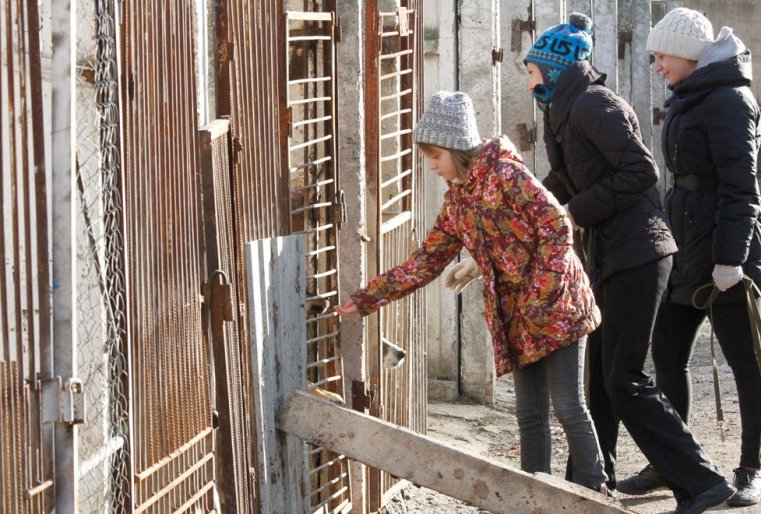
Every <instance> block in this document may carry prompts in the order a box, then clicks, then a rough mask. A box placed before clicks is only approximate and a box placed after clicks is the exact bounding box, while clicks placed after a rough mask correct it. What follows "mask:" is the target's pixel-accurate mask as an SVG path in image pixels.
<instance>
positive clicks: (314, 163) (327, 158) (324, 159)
mask: <svg viewBox="0 0 761 514" xmlns="http://www.w3.org/2000/svg"><path fill="white" fill-rule="evenodd" d="M332 160H333V157H332V156H329V155H327V156H325V157H321V158H319V159H315V160H313V161H310V162H305V163H303V164H299V165H296V166H290V167H289V168H288V169H289V170H290V171H291V172H294V171H297V170H300V169H304V168H308V167H310V166H320V165H322V164H325V163H328V162H331V161H332Z"/></svg>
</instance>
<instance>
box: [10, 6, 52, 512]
mask: <svg viewBox="0 0 761 514" xmlns="http://www.w3.org/2000/svg"><path fill="white" fill-rule="evenodd" d="M39 22H40V19H39V13H38V10H37V3H36V2H19V1H13V0H5V1H3V2H2V4H0V54H1V57H0V62H1V63H2V65H1V66H0V126H1V127H2V128H0V140H2V153H0V199H2V208H0V266H2V268H0V270H2V276H0V512H3V513H9V514H20V513H43V512H51V511H52V509H53V487H52V485H53V481H52V472H53V462H52V459H53V448H52V425H51V424H45V425H43V424H42V419H41V409H40V382H39V379H40V378H47V377H50V375H51V372H52V356H51V353H50V352H51V345H50V335H51V333H50V298H49V294H50V282H49V255H48V242H47V241H48V229H47V227H48V225H47V206H46V178H45V162H44V161H45V152H44V129H43V124H42V119H43V113H42V78H41V59H40V28H39V27H40V23H39Z"/></svg>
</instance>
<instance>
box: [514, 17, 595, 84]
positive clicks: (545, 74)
mask: <svg viewBox="0 0 761 514" xmlns="http://www.w3.org/2000/svg"><path fill="white" fill-rule="evenodd" d="M591 54H592V20H591V19H590V18H589V17H588V16H586V15H584V14H581V13H572V14H571V15H570V16H569V18H568V23H561V24H559V25H555V26H554V27H550V28H549V29H547V30H545V31H544V32H543V33H542V35H541V36H539V39H537V40H536V42H535V43H534V44H533V45H532V46H531V48H530V49H529V51H528V53H527V54H526V57H524V59H523V62H524V64H525V63H529V62H532V63H534V64H536V66H537V67H538V68H539V71H541V73H542V78H543V79H544V86H545V88H553V87H554V86H555V84H556V83H557V81H558V78H559V77H560V74H561V73H562V72H563V71H564V70H565V69H566V68H568V67H569V66H572V65H573V64H576V63H577V62H579V61H586V60H589V57H590V55H591Z"/></svg>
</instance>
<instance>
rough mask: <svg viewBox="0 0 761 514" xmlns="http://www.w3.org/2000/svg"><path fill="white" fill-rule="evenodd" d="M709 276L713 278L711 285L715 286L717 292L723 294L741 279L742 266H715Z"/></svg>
mask: <svg viewBox="0 0 761 514" xmlns="http://www.w3.org/2000/svg"><path fill="white" fill-rule="evenodd" d="M711 276H712V277H713V283H714V284H716V287H718V288H719V291H722V292H724V291H726V290H727V289H729V288H730V287H732V286H733V285H735V284H737V283H738V282H740V281H741V280H742V279H743V269H742V266H725V265H724V264H717V265H715V266H714V267H713V273H712V274H711Z"/></svg>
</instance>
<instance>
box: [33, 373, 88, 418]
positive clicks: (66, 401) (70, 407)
mask: <svg viewBox="0 0 761 514" xmlns="http://www.w3.org/2000/svg"><path fill="white" fill-rule="evenodd" d="M85 418H86V409H85V394H84V386H83V384H82V380H80V379H79V378H74V377H70V378H67V379H65V380H64V379H63V378H61V377H54V378H49V379H44V380H42V421H43V423H64V424H67V425H79V424H82V423H84V422H85Z"/></svg>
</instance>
